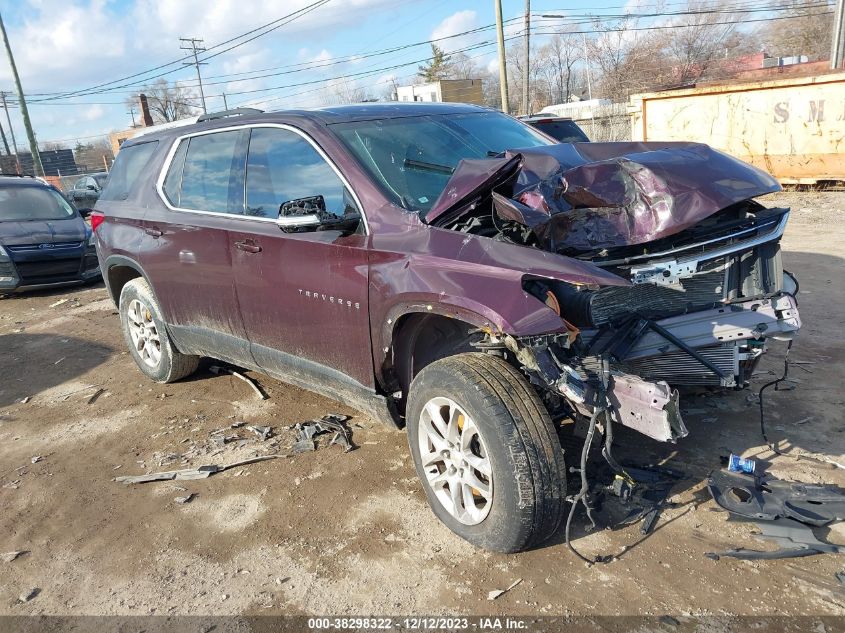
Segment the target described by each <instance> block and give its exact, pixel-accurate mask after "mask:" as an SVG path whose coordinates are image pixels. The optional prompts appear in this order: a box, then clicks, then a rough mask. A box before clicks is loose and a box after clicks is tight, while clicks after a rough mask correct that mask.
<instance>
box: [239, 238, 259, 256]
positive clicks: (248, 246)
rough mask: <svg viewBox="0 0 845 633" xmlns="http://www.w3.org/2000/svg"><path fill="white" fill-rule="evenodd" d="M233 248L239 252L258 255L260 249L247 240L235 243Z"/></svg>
mask: <svg viewBox="0 0 845 633" xmlns="http://www.w3.org/2000/svg"><path fill="white" fill-rule="evenodd" d="M235 248H237V249H238V250H240V251H244V252H245V253H260V252H261V247H260V246H259V245H258V244H256V243H255V242H253V241H252V240H247V241H244V242H235Z"/></svg>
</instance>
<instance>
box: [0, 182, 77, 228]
mask: <svg viewBox="0 0 845 633" xmlns="http://www.w3.org/2000/svg"><path fill="white" fill-rule="evenodd" d="M74 213H75V210H74V208H73V207H72V206H71V205H70V204H69V203H68V202H67V200H65V199H64V198H63V197H62V196H61V195H60V194H59V193H58V192H56V191H53V190H52V189H48V188H46V187H31V186H14V185H13V186H11V187H3V188H0V222H2V221H4V220H16V221H21V220H66V219H68V218H70V217H73V215H74Z"/></svg>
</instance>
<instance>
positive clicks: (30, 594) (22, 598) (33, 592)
mask: <svg viewBox="0 0 845 633" xmlns="http://www.w3.org/2000/svg"><path fill="white" fill-rule="evenodd" d="M39 593H41V589H39V588H38V587H33V588H32V589H30V590H29V591H25V592H24V593H22V594H21V595H19V596H18V601H19V602H29V601H30V600H32V599H33V598H34V597H35V596H37V595H38V594H39Z"/></svg>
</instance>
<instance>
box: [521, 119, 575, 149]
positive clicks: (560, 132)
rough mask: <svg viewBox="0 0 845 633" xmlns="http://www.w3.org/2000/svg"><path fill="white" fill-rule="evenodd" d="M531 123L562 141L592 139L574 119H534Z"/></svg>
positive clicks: (572, 141)
mask: <svg viewBox="0 0 845 633" xmlns="http://www.w3.org/2000/svg"><path fill="white" fill-rule="evenodd" d="M531 125H533V126H534V127H536V128H537V129H538V130H540V131H541V132H545V133H546V134H548V135H549V136H551V137H552V138H554V139H557V140H558V141H561V142H562V143H583V142H586V141H589V140H590V139H588V138H587V135H586V134H584V131H583V130H582V129H581V128H580V127H578V124H577V123H575V122H574V121H567V120H563V121H556V120H554V119H547V120H545V121H532V122H531Z"/></svg>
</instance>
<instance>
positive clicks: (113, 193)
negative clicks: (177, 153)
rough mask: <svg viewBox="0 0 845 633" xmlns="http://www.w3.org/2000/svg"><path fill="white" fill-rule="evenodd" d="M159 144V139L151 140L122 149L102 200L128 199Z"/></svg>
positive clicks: (101, 197)
mask: <svg viewBox="0 0 845 633" xmlns="http://www.w3.org/2000/svg"><path fill="white" fill-rule="evenodd" d="M157 146H158V141H150V142H148V143H139V144H138V145H130V146H129V147H124V148H123V149H121V150H120V152H118V154H117V158H115V159H114V167H112V170H111V173H110V174H109V178H108V182H107V184H106V188H105V189H104V190H103V193H102V195H101V196H100V200H126V199H127V198H128V197H129V193H130V192H131V191H132V187H134V186H135V183H136V182H137V181H138V178H139V177H140V176H141V174H142V173H143V172H144V168H145V167H146V166H147V163H149V162H150V158H151V157H152V155H153V152H155V150H156V147H157Z"/></svg>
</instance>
